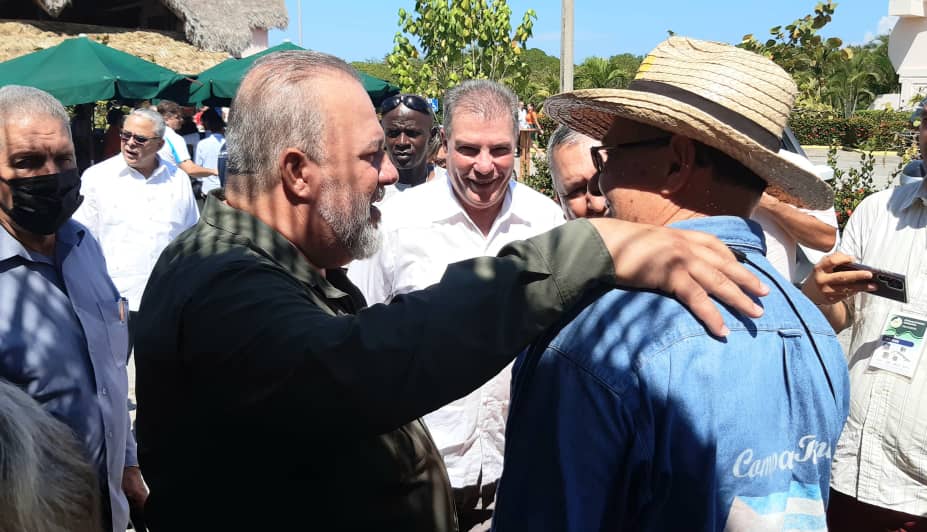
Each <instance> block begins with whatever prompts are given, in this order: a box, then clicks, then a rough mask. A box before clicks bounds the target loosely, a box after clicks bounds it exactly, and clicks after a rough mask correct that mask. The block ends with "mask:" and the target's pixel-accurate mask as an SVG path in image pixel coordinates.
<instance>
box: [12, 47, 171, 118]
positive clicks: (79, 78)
mask: <svg viewBox="0 0 927 532" xmlns="http://www.w3.org/2000/svg"><path fill="white" fill-rule="evenodd" d="M184 80H185V78H184V76H182V75H180V74H178V73H176V72H174V71H173V70H169V69H167V68H164V67H162V66H159V65H156V64H154V63H152V62H150V61H145V60H144V59H141V58H139V57H136V56H134V55H132V54H127V53H125V52H122V51H119V50H116V49H115V48H110V47H109V46H105V45H103V44H100V43H97V42H95V41H93V40H91V39H88V38H87V37H77V38H74V39H67V40H65V41H63V42H61V43H60V44H58V45H56V46H52V47H50V48H46V49H44V50H39V51H38V52H33V53H31V54H26V55H24V56H21V57H17V58H15V59H10V60H9V61H5V62H3V63H0V86H4V85H28V86H31V87H36V88H39V89H42V90H44V91H46V92H48V93H50V94H51V95H52V96H54V97H55V98H58V100H60V101H61V103H63V104H64V105H75V104H80V103H90V102H95V101H98V100H112V99H122V100H147V99H151V98H155V97H157V96H164V95H165V94H172V93H176V90H177V87H178V86H179V85H182V84H183V83H184Z"/></svg>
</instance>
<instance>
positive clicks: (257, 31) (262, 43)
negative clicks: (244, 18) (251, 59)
mask: <svg viewBox="0 0 927 532" xmlns="http://www.w3.org/2000/svg"><path fill="white" fill-rule="evenodd" d="M267 33H268V32H267V29H266V28H251V45H250V46H248V47H247V48H245V50H244V51H243V52H242V53H241V56H242V57H248V56H249V55H252V54H256V53H258V52H261V51H264V50H266V49H267V48H268V46H267V42H268V41H267Z"/></svg>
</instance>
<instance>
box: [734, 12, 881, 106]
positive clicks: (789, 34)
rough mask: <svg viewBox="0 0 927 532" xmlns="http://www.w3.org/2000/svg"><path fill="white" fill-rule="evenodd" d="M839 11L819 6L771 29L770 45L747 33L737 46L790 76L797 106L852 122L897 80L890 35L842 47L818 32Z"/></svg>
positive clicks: (767, 41) (768, 40) (834, 38)
mask: <svg viewBox="0 0 927 532" xmlns="http://www.w3.org/2000/svg"><path fill="white" fill-rule="evenodd" d="M836 8H837V4H836V3H834V2H833V1H832V0H827V1H825V2H819V3H818V4H817V5H816V6H815V8H814V13H812V14H809V15H806V16H804V17H802V18H800V19H797V20H795V21H794V22H792V23H791V24H789V25H787V26H784V27H783V26H776V27H774V28H772V29H770V30H769V33H770V38H769V39H767V40H766V41H760V40H758V39H757V38H756V37H754V36H753V35H745V36H744V38H743V41H742V42H741V43H740V45H739V46H740V47H742V48H745V49H747V50H751V51H754V52H757V53H760V54H763V55H765V56H767V57H769V58H770V59H772V60H773V61H775V62H776V63H777V64H778V65H779V66H781V67H782V68H784V69H785V70H786V71H787V72H788V73H789V74H791V75H792V77H793V78H794V79H795V83H796V84H797V85H798V90H799V96H798V99H797V101H796V105H797V106H798V107H801V108H804V109H811V110H816V111H825V112H830V113H832V114H833V115H835V116H839V117H843V118H849V117H850V116H851V115H852V114H853V113H854V112H856V110H858V109H865V108H866V107H868V106H869V104H870V103H872V101H873V100H874V99H875V97H876V96H877V95H879V94H883V93H887V92H893V91H894V90H895V89H896V88H897V86H898V76H897V74H895V70H894V67H892V64H891V61H890V60H889V58H888V37H887V36H881V37H878V38H877V39H875V40H873V41H872V42H870V43H867V44H865V45H863V46H846V47H844V46H843V41H841V40H840V39H838V38H836V37H831V38H829V39H824V38H823V37H821V36H820V35H819V34H818V31H819V30H820V29H821V28H823V27H824V26H825V25H827V23H829V22H830V21H831V20H832V18H833V15H834V12H835V10H836Z"/></svg>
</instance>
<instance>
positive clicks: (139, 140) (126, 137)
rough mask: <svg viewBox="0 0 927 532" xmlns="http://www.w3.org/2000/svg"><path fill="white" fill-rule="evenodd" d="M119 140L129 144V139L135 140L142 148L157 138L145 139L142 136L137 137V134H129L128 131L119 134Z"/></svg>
mask: <svg viewBox="0 0 927 532" xmlns="http://www.w3.org/2000/svg"><path fill="white" fill-rule="evenodd" d="M119 138H120V139H122V140H123V142H129V139H133V138H134V139H135V142H137V143H138V144H139V145H140V146H144V145H145V143H147V142H148V141H149V140H151V139H152V138H156V137H143V136H141V135H136V134H135V133H129V132H128V131H125V130H123V131H120V132H119Z"/></svg>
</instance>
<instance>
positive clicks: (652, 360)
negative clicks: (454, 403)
mask: <svg viewBox="0 0 927 532" xmlns="http://www.w3.org/2000/svg"><path fill="white" fill-rule="evenodd" d="M795 93H796V87H795V83H794V82H793V81H792V79H791V78H790V77H789V75H788V74H787V73H786V72H785V71H783V70H782V69H781V68H779V67H778V66H776V65H775V64H774V63H772V62H771V61H769V60H768V59H766V58H763V57H761V56H759V55H756V54H753V53H751V52H747V51H745V50H741V49H738V48H734V47H731V46H728V45H725V44H719V43H712V42H705V41H697V40H694V39H687V38H682V37H673V38H671V39H669V40H667V41H665V42H663V43H661V44H660V45H659V46H657V48H656V49H654V50H653V51H652V52H651V54H650V55H649V56H648V57H647V58H646V59H645V60H644V61H643V63H642V65H641V68H640V70H639V72H638V75H637V77H636V79H635V81H634V82H633V83H632V84H631V85H630V87H629V88H628V89H627V90H616V89H592V90H584V91H576V92H572V93H566V94H562V95H559V96H555V97H553V98H551V99H550V100H548V102H547V104H546V105H545V109H546V110H547V111H548V113H549V114H550V116H551V117H553V118H554V119H555V120H557V121H558V122H560V123H563V124H566V125H567V126H569V127H570V128H573V129H575V130H577V131H579V132H580V133H583V134H586V135H588V136H590V137H592V138H594V139H601V141H602V146H597V147H594V148H592V149H591V150H590V157H591V158H592V160H593V161H594V163H595V165H596V169H597V170H598V171H599V173H598V176H597V178H596V179H594V180H593V183H592V186H593V187H595V186H596V185H597V186H598V188H599V189H600V190H601V191H602V192H603V193H604V194H605V198H606V201H607V203H608V206H609V211H610V214H611V215H612V216H613V217H616V218H619V219H623V220H631V221H635V222H643V223H646V224H652V225H661V226H672V227H675V228H680V229H688V230H692V231H701V232H705V233H710V234H713V235H715V236H716V237H718V238H719V239H720V240H721V241H722V242H725V243H726V244H727V245H728V246H729V248H730V249H731V250H733V251H734V253H735V254H737V255H738V257H739V258H740V260H741V261H742V263H743V264H745V265H746V266H747V267H748V268H749V269H751V270H752V271H753V272H754V273H756V274H757V275H758V276H759V277H761V278H762V279H764V281H765V282H766V283H767V284H769V285H770V287H771V292H770V294H769V295H768V296H765V297H763V298H761V299H760V300H759V302H760V304H761V305H762V306H763V307H764V309H765V310H766V313H765V314H764V315H763V317H761V318H758V319H751V318H748V317H745V316H743V315H742V314H740V313H738V312H736V311H732V312H730V313H726V314H725V323H726V324H727V326H728V327H729V328H730V330H731V334H730V335H729V336H728V337H727V338H726V339H720V338H717V337H714V336H712V335H711V334H707V333H706V332H705V331H704V330H703V328H701V327H699V326H698V322H697V321H695V320H694V319H693V317H692V315H691V314H690V313H689V312H688V311H686V310H685V309H684V308H682V307H680V306H679V305H678V304H676V303H675V302H673V301H672V300H671V299H670V298H667V297H665V296H664V295H662V294H657V293H654V292H650V291H636V290H631V289H619V290H612V291H610V292H609V293H607V294H605V295H604V296H602V297H601V298H599V299H598V300H597V301H595V302H593V303H592V304H591V305H590V306H589V307H587V308H586V309H584V310H583V311H582V312H580V313H579V314H578V315H577V316H576V318H575V319H574V320H573V321H572V322H571V323H568V324H566V325H565V326H563V328H562V329H560V330H559V331H557V330H552V331H550V332H549V334H548V335H547V338H546V340H544V341H539V342H536V343H535V344H534V345H533V346H532V347H530V348H529V349H528V350H527V351H526V352H525V353H524V354H523V355H521V356H520V358H519V360H518V361H517V362H516V365H515V367H516V370H515V372H514V375H513V387H512V404H511V408H510V411H509V412H510V417H509V424H508V429H507V433H506V440H507V441H506V452H505V464H506V465H505V471H504V472H503V476H502V481H501V485H500V492H499V496H498V502H497V510H496V520H495V523H494V527H495V529H496V530H500V531H509V530H549V529H556V530H576V531H586V530H612V529H622V530H729V531H741V530H743V531H747V530H750V531H753V530H783V529H790V530H823V529H825V528H826V525H825V507H826V505H827V500H828V482H829V480H830V466H831V455H832V452H833V447H834V445H835V444H836V441H837V438H838V437H839V435H840V431H841V429H842V427H843V423H844V420H845V418H846V414H847V387H848V382H847V381H848V379H847V369H846V363H845V361H844V358H843V353H842V351H841V349H840V345H839V344H838V343H837V340H836V337H835V335H834V332H833V330H832V329H831V328H830V326H829V325H828V323H827V321H826V320H825V319H824V317H823V316H822V315H821V313H820V312H818V311H817V310H816V309H815V306H814V305H813V304H812V303H811V302H810V301H808V300H807V299H806V298H805V297H804V296H803V295H802V294H801V293H799V292H798V290H797V289H795V288H794V287H793V286H792V285H791V283H790V282H789V281H788V280H787V279H785V278H783V277H782V275H781V274H779V273H778V272H777V271H776V270H775V268H773V267H772V265H771V264H770V263H769V261H767V260H766V258H765V257H764V251H765V249H764V248H765V246H764V243H763V239H762V234H763V233H762V230H761V228H760V227H759V226H758V225H757V224H756V223H754V222H751V221H750V220H749V219H748V218H749V216H750V214H751V212H752V210H753V208H754V207H755V206H756V204H757V202H758V201H759V200H760V196H761V195H762V194H763V192H764V190H765V191H766V192H768V193H769V194H772V195H774V196H775V197H777V198H778V199H779V200H781V201H787V202H790V203H792V204H795V205H798V206H803V207H808V208H817V209H820V208H823V207H826V206H827V205H828V204H830V202H831V201H832V192H831V190H830V189H829V188H828V187H827V185H826V184H825V183H823V182H822V181H820V180H819V179H818V178H817V177H816V176H814V175H813V174H812V173H810V172H808V171H807V170H804V169H802V168H800V167H799V166H797V165H795V164H794V163H792V162H790V161H789V160H787V159H784V158H782V157H780V156H779V155H778V153H777V152H778V149H779V143H780V135H781V134H782V131H783V127H784V126H785V124H786V120H787V119H788V116H789V112H790V110H791V107H792V102H793V100H794V97H795Z"/></svg>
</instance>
